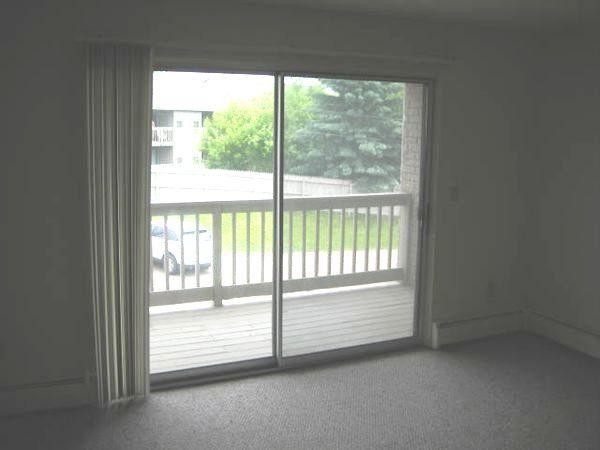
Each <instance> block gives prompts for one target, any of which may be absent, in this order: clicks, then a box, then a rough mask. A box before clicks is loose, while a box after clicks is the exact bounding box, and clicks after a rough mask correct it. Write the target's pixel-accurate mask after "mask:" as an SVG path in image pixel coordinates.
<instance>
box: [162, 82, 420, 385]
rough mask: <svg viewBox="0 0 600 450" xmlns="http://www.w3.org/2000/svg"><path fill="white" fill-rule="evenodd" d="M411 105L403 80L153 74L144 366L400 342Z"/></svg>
mask: <svg viewBox="0 0 600 450" xmlns="http://www.w3.org/2000/svg"><path fill="white" fill-rule="evenodd" d="M424 103H425V102H424V86H423V85H421V84H415V83H400V82H391V81H376V80H363V79H344V78H333V77H312V76H296V75H294V76H292V75H282V74H275V75H251V74H217V73H201V72H193V73H183V72H156V73H155V83H154V106H153V124H152V125H153V128H152V133H153V136H152V138H153V139H152V146H153V147H152V161H153V165H152V181H151V185H152V206H151V210H152V242H151V247H152V255H153V259H152V275H153V276H152V285H151V296H150V298H151V316H150V342H151V344H150V345H151V349H150V350H151V351H150V353H151V372H152V373H153V374H165V373H166V374H174V375H175V376H176V375H177V374H182V375H183V374H189V373H190V371H191V373H196V374H198V375H202V374H212V375H214V374H218V373H221V372H224V371H227V370H233V369H240V370H242V369H244V368H248V367H258V366H259V365H263V366H277V365H281V364H284V363H285V360H286V359H287V358H291V357H295V356H299V355H310V354H313V353H319V352H324V351H329V350H338V349H343V348H357V349H360V350H364V347H363V346H365V345H372V344H378V343H383V342H385V343H388V344H390V343H391V344H393V343H396V342H400V341H401V340H403V339H405V338H409V337H412V336H414V335H415V332H416V329H415V317H416V314H415V311H416V308H415V305H416V291H417V289H416V287H417V284H418V283H417V277H418V267H419V263H418V259H419V251H418V249H419V244H420V232H419V230H420V222H419V216H418V211H419V204H420V198H421V184H422V183H421V161H422V159H423V158H422V145H421V144H422V132H423V115H424V114H423V113H424ZM369 348H371V347H369ZM186 376H187V375H186Z"/></svg>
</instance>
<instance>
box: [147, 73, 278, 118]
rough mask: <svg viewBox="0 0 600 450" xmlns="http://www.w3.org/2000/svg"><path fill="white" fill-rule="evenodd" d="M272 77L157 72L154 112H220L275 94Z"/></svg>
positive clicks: (155, 74)
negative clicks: (231, 106)
mask: <svg viewBox="0 0 600 450" xmlns="http://www.w3.org/2000/svg"><path fill="white" fill-rule="evenodd" d="M273 86H274V80H273V77H272V76H269V75H240V74H223V73H201V72H154V90H153V99H152V102H153V105H152V107H153V109H169V110H194V111H218V110H220V109H223V108H225V107H226V106H227V105H228V104H229V103H230V102H231V101H234V100H235V101H244V100H249V99H251V98H253V97H257V96H259V95H261V94H264V93H265V92H273V89H274V87H273Z"/></svg>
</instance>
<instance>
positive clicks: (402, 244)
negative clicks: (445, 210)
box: [398, 199, 411, 281]
mask: <svg viewBox="0 0 600 450" xmlns="http://www.w3.org/2000/svg"><path fill="white" fill-rule="evenodd" d="M410 214H411V204H410V199H408V201H407V202H406V203H405V204H404V207H403V208H402V207H401V208H400V218H399V219H400V223H399V226H398V231H399V233H400V235H399V236H398V268H401V269H403V271H404V276H403V281H406V280H407V275H408V239H409V235H410Z"/></svg>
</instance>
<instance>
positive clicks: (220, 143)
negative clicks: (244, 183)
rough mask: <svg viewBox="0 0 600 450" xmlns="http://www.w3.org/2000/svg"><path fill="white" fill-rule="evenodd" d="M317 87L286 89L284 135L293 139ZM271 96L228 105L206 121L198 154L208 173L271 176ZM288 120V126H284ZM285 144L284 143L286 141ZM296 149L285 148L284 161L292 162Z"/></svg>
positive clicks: (295, 85)
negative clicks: (201, 156)
mask: <svg viewBox="0 0 600 450" xmlns="http://www.w3.org/2000/svg"><path fill="white" fill-rule="evenodd" d="M320 91H321V90H320V87H319V86H303V85H297V84H292V85H290V86H289V87H287V86H286V91H285V104H286V112H285V117H286V122H285V123H286V127H285V132H286V135H287V133H290V135H294V134H295V133H296V130H297V129H298V128H299V127H304V126H305V125H306V122H307V121H308V120H309V118H310V110H311V105H312V100H313V97H314V95H315V94H316V93H318V92H320ZM273 119H274V117H273V94H272V93H270V92H267V93H264V94H263V95H261V96H259V97H256V98H254V99H252V100H250V101H247V102H234V103H231V104H230V105H229V106H228V107H227V108H226V109H224V110H222V111H216V112H215V113H214V114H213V116H212V117H211V118H210V119H208V120H207V123H206V125H205V126H206V130H205V133H204V136H203V138H202V144H201V150H202V152H203V155H204V163H205V164H206V166H207V167H209V168H212V169H232V170H248V171H257V172H271V171H272V170H273ZM288 120H289V123H288ZM286 144H287V140H286ZM297 152H298V150H297V146H296V144H295V143H294V142H290V143H289V145H287V146H286V158H285V159H286V161H289V162H290V163H291V162H293V161H295V155H296V154H297Z"/></svg>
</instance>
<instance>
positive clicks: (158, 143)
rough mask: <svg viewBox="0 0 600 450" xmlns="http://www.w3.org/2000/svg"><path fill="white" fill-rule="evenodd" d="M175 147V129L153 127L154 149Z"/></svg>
mask: <svg viewBox="0 0 600 450" xmlns="http://www.w3.org/2000/svg"><path fill="white" fill-rule="evenodd" d="M171 145H173V127H152V147H168V146H171Z"/></svg>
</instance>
